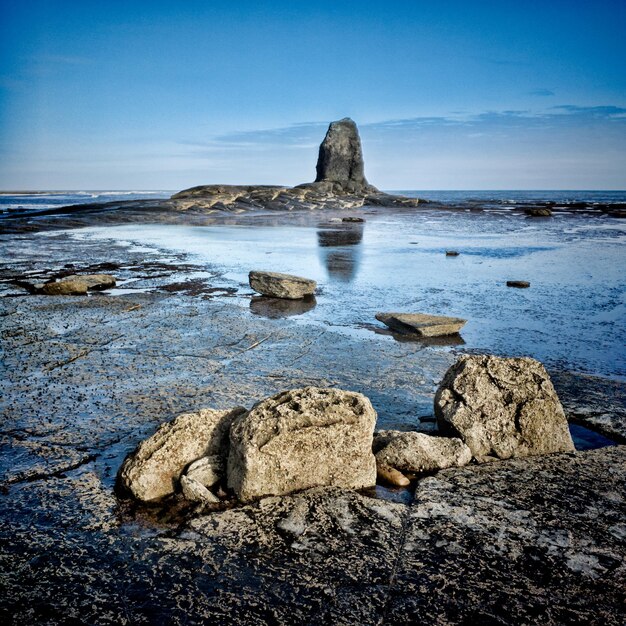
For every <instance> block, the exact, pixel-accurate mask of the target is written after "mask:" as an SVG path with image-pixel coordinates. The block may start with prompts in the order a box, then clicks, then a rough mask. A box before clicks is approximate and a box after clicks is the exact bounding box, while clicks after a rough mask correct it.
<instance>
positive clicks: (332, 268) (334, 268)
mask: <svg viewBox="0 0 626 626" xmlns="http://www.w3.org/2000/svg"><path fill="white" fill-rule="evenodd" d="M362 239H363V224H359V223H354V224H349V225H348V224H346V225H341V226H339V225H338V226H334V227H320V228H319V229H318V231H317V243H318V245H319V253H320V258H321V259H322V262H323V263H324V265H325V266H326V271H327V272H328V276H329V277H331V278H336V279H338V280H341V281H343V282H349V281H351V280H353V279H354V277H355V276H356V273H357V270H358V266H359V262H360V257H361V247H360V245H359V244H360V243H361V241H362Z"/></svg>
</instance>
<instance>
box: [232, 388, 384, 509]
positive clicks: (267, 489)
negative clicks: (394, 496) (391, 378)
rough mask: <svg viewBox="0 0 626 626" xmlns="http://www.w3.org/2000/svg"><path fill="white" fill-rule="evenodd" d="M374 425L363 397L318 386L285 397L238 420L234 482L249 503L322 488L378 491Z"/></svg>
mask: <svg viewBox="0 0 626 626" xmlns="http://www.w3.org/2000/svg"><path fill="white" fill-rule="evenodd" d="M375 422H376V411H375V410H374V408H373V407H372V404H371V402H370V401H369V400H368V399H367V398H366V397H365V396H363V395H362V394H360V393H355V392H351V391H342V390H339V389H322V388H319V387H305V388H303V389H294V390H291V391H286V392H284V393H279V394H277V395H275V396H273V397H271V398H268V399H266V400H263V401H262V402H259V403H258V404H257V405H255V406H254V407H253V408H252V410H251V411H250V412H249V413H247V414H246V415H242V416H241V417H240V418H238V419H237V420H235V422H234V423H233V425H232V427H231V431H230V454H229V457H228V485H229V487H231V488H232V489H234V490H235V493H236V495H237V497H238V498H239V499H240V500H242V501H247V500H251V499H253V498H257V497H260V496H265V495H280V494H286V493H290V492H292V491H297V490H299V489H307V488H309V487H315V486H321V485H333V486H341V487H347V488H354V489H359V488H361V487H369V486H372V485H374V484H375V483H376V461H375V459H374V455H373V454H372V434H373V431H374V424H375Z"/></svg>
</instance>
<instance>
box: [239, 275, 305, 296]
mask: <svg viewBox="0 0 626 626" xmlns="http://www.w3.org/2000/svg"><path fill="white" fill-rule="evenodd" d="M248 280H249V281H250V287H252V289H254V290H255V291H258V292H259V293H261V294H263V295H264V296H269V297H271V298H286V299H288V300H299V299H301V298H304V297H306V296H312V295H313V294H314V293H315V289H316V287H317V283H316V282H315V281H314V280H311V279H309V278H302V277H301V276H294V275H292V274H281V273H279V272H259V271H252V272H250V274H249V275H248Z"/></svg>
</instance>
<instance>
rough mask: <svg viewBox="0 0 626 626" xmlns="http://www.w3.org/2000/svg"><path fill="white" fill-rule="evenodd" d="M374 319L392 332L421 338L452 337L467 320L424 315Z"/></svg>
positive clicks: (381, 316)
mask: <svg viewBox="0 0 626 626" xmlns="http://www.w3.org/2000/svg"><path fill="white" fill-rule="evenodd" d="M376 319H377V320H379V321H380V322H382V323H383V324H386V325H387V326H389V328H391V329H392V330H395V331H396V332H399V333H404V334H411V333H413V334H415V333H416V334H418V335H420V336H422V337H441V336H443V335H454V334H456V333H458V332H459V331H460V330H461V328H463V326H464V325H465V324H466V322H467V320H464V319H461V318H458V317H445V316H443V315H428V314H426V313H377V314H376Z"/></svg>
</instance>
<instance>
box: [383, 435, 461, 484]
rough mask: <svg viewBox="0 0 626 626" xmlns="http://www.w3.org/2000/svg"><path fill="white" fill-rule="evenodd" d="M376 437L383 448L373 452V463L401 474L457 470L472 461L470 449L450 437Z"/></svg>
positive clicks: (458, 440)
mask: <svg viewBox="0 0 626 626" xmlns="http://www.w3.org/2000/svg"><path fill="white" fill-rule="evenodd" d="M378 437H380V438H382V439H383V440H384V441H385V445H384V446H383V447H382V448H381V449H380V450H378V452H376V462H377V463H379V464H381V465H388V466H390V467H393V468H395V469H397V470H399V471H401V472H410V473H412V474H420V473H422V472H432V471H434V470H440V469H446V468H448V467H461V466H463V465H467V464H468V463H469V462H470V461H471V460H472V453H471V451H470V449H469V448H468V447H467V446H466V445H465V444H464V443H463V442H462V441H461V440H460V439H457V438H454V437H433V436H432V435H426V434H424V433H416V432H399V431H381V432H380V433H378Z"/></svg>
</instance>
